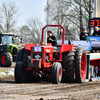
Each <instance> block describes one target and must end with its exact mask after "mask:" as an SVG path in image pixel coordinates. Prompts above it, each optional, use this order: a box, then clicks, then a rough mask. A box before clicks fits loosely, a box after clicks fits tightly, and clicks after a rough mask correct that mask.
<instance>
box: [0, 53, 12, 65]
mask: <svg viewBox="0 0 100 100" xmlns="http://www.w3.org/2000/svg"><path fill="white" fill-rule="evenodd" d="M0 59H1V60H0V65H1V67H10V66H11V65H12V55H11V53H10V52H4V53H2V54H1V55H0Z"/></svg>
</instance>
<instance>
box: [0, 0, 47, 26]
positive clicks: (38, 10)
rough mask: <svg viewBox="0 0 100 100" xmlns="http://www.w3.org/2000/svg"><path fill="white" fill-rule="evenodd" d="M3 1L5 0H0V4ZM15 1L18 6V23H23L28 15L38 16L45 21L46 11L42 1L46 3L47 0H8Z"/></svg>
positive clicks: (19, 24)
mask: <svg viewBox="0 0 100 100" xmlns="http://www.w3.org/2000/svg"><path fill="white" fill-rule="evenodd" d="M3 1H7V0H0V6H1V4H2V2H3ZM9 1H13V2H15V3H16V5H17V6H18V7H19V10H18V11H19V13H20V16H19V18H18V25H17V26H22V25H24V24H25V22H26V20H27V19H28V18H30V17H39V18H41V21H42V22H44V24H46V23H45V17H46V13H45V11H44V9H45V6H44V5H43V3H45V4H46V2H47V0H9Z"/></svg>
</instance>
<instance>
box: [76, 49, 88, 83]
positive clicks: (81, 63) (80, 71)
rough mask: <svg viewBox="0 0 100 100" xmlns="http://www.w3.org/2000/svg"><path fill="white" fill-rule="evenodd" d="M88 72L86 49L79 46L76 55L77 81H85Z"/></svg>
mask: <svg viewBox="0 0 100 100" xmlns="http://www.w3.org/2000/svg"><path fill="white" fill-rule="evenodd" d="M86 74H87V56H86V51H85V50H84V49H82V48H77V50H76V55H75V77H76V82H78V83H83V82H85V79H86Z"/></svg>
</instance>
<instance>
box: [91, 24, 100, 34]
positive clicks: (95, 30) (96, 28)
mask: <svg viewBox="0 0 100 100" xmlns="http://www.w3.org/2000/svg"><path fill="white" fill-rule="evenodd" d="M92 36H100V31H99V30H98V27H97V26H95V28H94V32H93V34H92Z"/></svg>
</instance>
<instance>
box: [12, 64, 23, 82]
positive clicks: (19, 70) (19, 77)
mask: <svg viewBox="0 0 100 100" xmlns="http://www.w3.org/2000/svg"><path fill="white" fill-rule="evenodd" d="M24 73H25V71H24V66H23V63H22V62H17V63H16V66H15V71H14V77H15V82H16V83H23V82H25V81H24V80H25V74H24Z"/></svg>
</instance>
